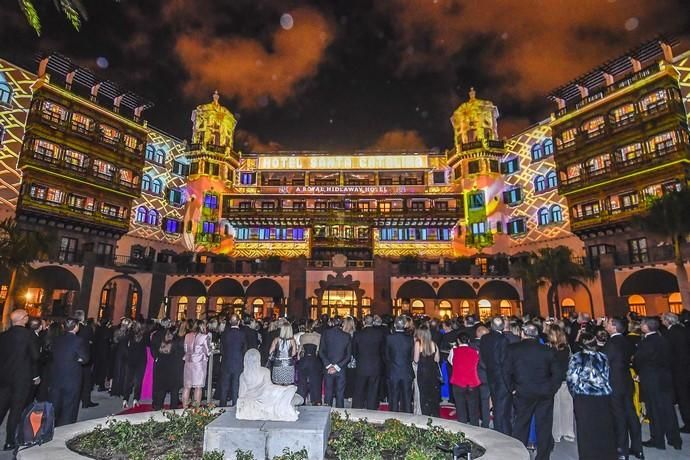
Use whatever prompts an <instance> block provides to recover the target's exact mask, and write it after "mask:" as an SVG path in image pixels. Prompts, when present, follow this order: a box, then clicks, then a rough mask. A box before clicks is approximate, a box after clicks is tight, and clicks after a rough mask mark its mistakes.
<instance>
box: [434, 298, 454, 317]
mask: <svg viewBox="0 0 690 460" xmlns="http://www.w3.org/2000/svg"><path fill="white" fill-rule="evenodd" d="M438 313H439V316H440V317H441V318H443V319H450V318H451V317H452V316H453V305H452V304H451V303H450V301H448V300H445V299H443V300H441V301H440V302H439V303H438Z"/></svg>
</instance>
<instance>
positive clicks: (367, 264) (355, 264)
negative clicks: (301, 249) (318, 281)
mask: <svg viewBox="0 0 690 460" xmlns="http://www.w3.org/2000/svg"><path fill="white" fill-rule="evenodd" d="M346 266H347V268H348V269H357V268H360V269H371V268H373V267H374V261H373V260H351V259H348V260H347V263H346ZM307 267H308V268H324V269H331V268H333V262H332V261H330V260H314V259H310V260H308V261H307Z"/></svg>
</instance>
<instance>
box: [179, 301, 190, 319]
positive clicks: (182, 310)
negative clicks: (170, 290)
mask: <svg viewBox="0 0 690 460" xmlns="http://www.w3.org/2000/svg"><path fill="white" fill-rule="evenodd" d="M187 308H189V299H188V298H187V297H186V296H181V297H179V298H178V299H177V320H178V321H184V320H185V319H186V318H187Z"/></svg>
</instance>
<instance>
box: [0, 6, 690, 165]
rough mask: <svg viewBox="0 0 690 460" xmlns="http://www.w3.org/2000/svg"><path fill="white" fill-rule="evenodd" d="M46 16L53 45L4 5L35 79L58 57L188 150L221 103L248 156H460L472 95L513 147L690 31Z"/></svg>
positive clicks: (638, 10)
mask: <svg viewBox="0 0 690 460" xmlns="http://www.w3.org/2000/svg"><path fill="white" fill-rule="evenodd" d="M35 3H37V7H38V9H39V14H40V15H41V18H42V22H43V33H42V36H41V37H40V38H38V37H37V36H36V34H35V32H34V31H33V30H32V29H31V28H30V27H29V25H28V24H27V23H26V21H25V19H24V17H23V15H22V14H21V12H20V10H19V7H18V6H17V4H16V0H7V1H5V2H3V8H4V9H3V10H0V57H3V58H5V59H8V60H10V61H12V62H15V63H17V64H20V65H22V66H24V67H26V68H28V69H30V70H32V71H35V69H36V65H35V63H34V56H35V54H36V53H37V52H39V51H40V52H51V51H59V52H61V53H63V54H65V55H67V56H69V57H70V58H72V59H74V60H75V61H76V62H77V63H79V64H80V65H83V66H85V67H89V68H91V69H92V70H94V71H95V72H96V73H97V74H98V75H99V76H102V77H103V78H104V79H110V80H114V81H117V82H119V83H121V84H122V86H124V87H126V88H129V89H132V90H133V91H135V92H138V93H139V94H141V95H143V96H145V97H147V98H149V99H151V100H152V101H154V102H155V104H156V105H155V107H154V108H152V109H150V110H149V111H148V112H146V114H145V115H146V118H147V119H148V120H149V122H150V123H151V124H153V125H155V126H156V127H158V128H160V129H162V130H164V131H167V132H169V133H171V134H173V135H176V136H178V137H181V138H188V137H189V136H190V126H191V125H190V121H189V116H190V112H191V110H192V109H193V108H194V107H195V106H196V105H198V104H200V103H205V102H208V101H210V100H211V94H212V93H213V91H214V90H216V89H217V90H218V91H219V92H220V93H221V102H222V103H223V104H224V105H226V106H228V108H230V110H231V111H232V112H233V113H235V115H236V116H237V117H238V120H239V124H238V130H239V134H238V142H237V143H236V146H237V148H239V149H241V150H245V151H246V150H255V151H266V150H275V149H308V150H321V149H323V150H331V151H337V152H347V151H348V149H353V148H357V149H361V148H372V147H374V148H391V149H397V148H405V149H414V148H422V147H438V148H447V147H449V146H451V145H452V131H451V126H450V122H449V117H450V115H451V113H452V112H453V110H454V109H455V107H457V105H458V104H459V103H461V102H462V101H464V100H465V99H466V97H467V96H466V95H467V92H468V90H469V88H470V87H471V86H474V87H475V88H476V90H477V96H478V97H480V98H483V99H490V100H493V101H494V102H495V103H496V104H497V105H498V107H499V111H500V113H501V119H500V120H499V123H500V125H501V131H502V132H501V134H502V135H503V136H509V135H511V134H514V133H515V132H517V131H519V130H520V129H522V128H524V127H526V126H528V125H529V124H531V123H534V122H536V121H539V120H541V119H543V118H544V117H546V116H547V115H548V114H549V112H550V111H551V110H552V109H553V107H552V106H551V103H550V102H549V101H547V100H546V98H545V95H546V94H547V93H548V92H549V91H550V90H552V89H554V88H555V87H557V86H560V85H561V84H564V83H566V82H568V81H569V80H571V79H573V78H574V77H576V76H578V75H579V74H582V73H584V72H586V71H588V70H589V69H591V68H592V67H594V66H596V65H598V64H600V63H602V62H604V61H606V60H607V59H610V58H613V57H616V56H617V55H618V54H620V53H622V52H624V51H626V50H627V49H629V48H631V47H633V46H635V45H636V44H638V43H640V42H642V41H644V40H646V39H649V38H652V37H654V36H656V35H657V34H660V33H673V34H678V35H681V37H686V36H687V33H688V31H690V6H688V0H539V1H538V0H483V1H482V0H320V1H319V0H313V1H289V0H266V1H262V0H218V1H210V0H121V1H120V2H116V1H114V0H83V3H84V5H85V6H86V8H87V10H88V13H89V19H88V21H87V22H85V24H84V26H83V28H82V30H81V32H76V31H74V30H73V29H71V26H70V25H69V24H68V23H67V22H66V21H65V20H64V18H63V17H62V16H61V15H60V13H58V12H57V11H55V9H54V7H53V5H52V3H53V2H52V1H48V0H35ZM687 43H688V41H687V40H685V43H684V44H686V46H687ZM99 58H100V59H99ZM99 64H100V66H99Z"/></svg>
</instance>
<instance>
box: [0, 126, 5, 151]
mask: <svg viewBox="0 0 690 460" xmlns="http://www.w3.org/2000/svg"><path fill="white" fill-rule="evenodd" d="M4 140H5V127H4V126H2V125H0V147H2V141H4Z"/></svg>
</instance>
